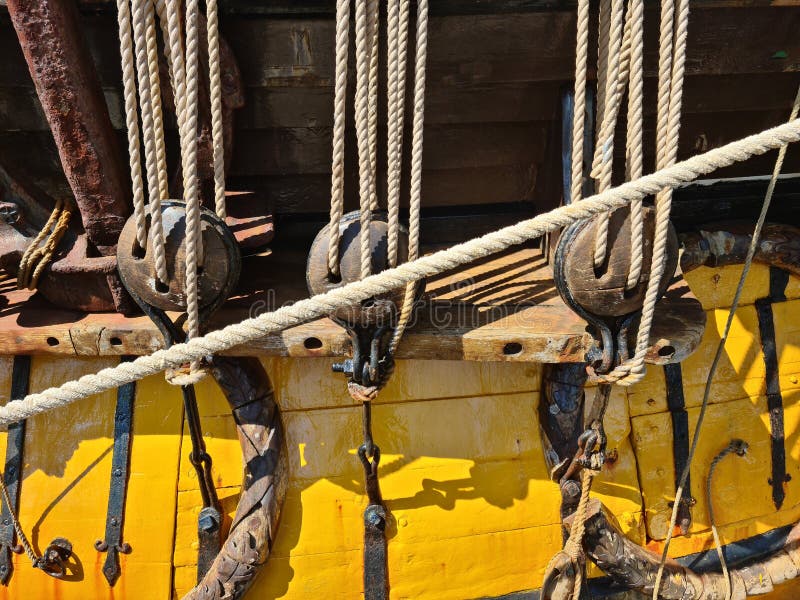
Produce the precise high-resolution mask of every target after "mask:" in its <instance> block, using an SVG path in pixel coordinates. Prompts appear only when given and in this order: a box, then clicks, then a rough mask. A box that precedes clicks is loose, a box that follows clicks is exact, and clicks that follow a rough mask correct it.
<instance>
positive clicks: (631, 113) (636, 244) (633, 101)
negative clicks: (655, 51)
mask: <svg viewBox="0 0 800 600" xmlns="http://www.w3.org/2000/svg"><path fill="white" fill-rule="evenodd" d="M627 18H628V23H629V24H630V30H629V31H630V59H629V67H628V70H629V77H630V79H629V84H628V125H627V134H626V139H625V147H626V155H627V156H626V163H627V179H628V181H631V180H634V179H638V178H639V177H641V176H642V162H643V161H642V96H643V78H644V61H643V53H644V52H643V47H644V41H643V33H642V30H643V23H644V0H630V1H629V3H628V16H627ZM630 211H631V264H630V268H629V270H628V280H627V282H626V285H625V288H626V289H628V290H630V289H633V288H634V287H635V286H636V284H637V283H638V282H639V277H641V274H642V263H643V256H642V252H640V251H638V249H639V248H641V247H642V240H643V232H644V219H643V214H642V201H641V200H636V201H634V202H631V209H630Z"/></svg>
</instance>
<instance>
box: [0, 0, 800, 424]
mask: <svg viewBox="0 0 800 600" xmlns="http://www.w3.org/2000/svg"><path fill="white" fill-rule="evenodd" d="M419 4H420V5H423V4H424V0H423V2H421V3H419ZM798 140H800V120H793V121H791V122H789V123H786V124H783V125H780V126H778V127H773V128H771V129H767V130H764V131H762V132H760V133H758V134H755V135H751V136H748V137H746V138H743V139H740V140H737V141H735V142H731V143H730V144H726V145H724V146H721V147H719V148H715V149H713V150H709V151H708V152H705V153H704V154H699V155H697V156H694V157H692V158H690V159H688V160H685V161H683V162H679V163H676V164H674V165H672V166H670V167H667V168H665V169H662V170H660V171H656V172H655V173H652V174H650V175H645V176H643V177H641V178H640V179H637V180H635V181H629V182H626V183H624V184H622V185H621V186H619V187H616V188H612V189H610V190H607V191H606V192H603V193H601V194H596V195H595V196H592V197H590V198H586V199H585V200H583V201H581V202H574V203H572V204H569V205H567V206H562V207H559V208H556V209H554V210H552V211H549V212H547V213H543V214H541V215H538V216H536V217H533V218H532V219H527V220H525V221H521V222H519V223H517V224H516V225H510V226H508V227H504V228H502V229H499V230H497V231H494V232H492V233H488V234H486V235H484V236H481V237H478V238H475V239H472V240H469V241H467V242H464V243H461V244H457V245H455V246H453V247H451V248H449V249H447V250H440V251H439V252H434V253H432V254H429V255H427V256H422V257H420V258H418V259H417V260H414V261H410V262H407V263H403V264H401V265H399V266H397V267H395V268H394V269H387V270H385V271H382V272H381V273H379V274H376V275H372V276H370V277H367V278H366V279H362V280H359V281H356V282H353V283H350V284H348V285H345V286H342V287H339V288H334V289H332V290H331V291H329V292H326V293H324V294H319V295H317V296H314V297H312V298H308V299H306V300H300V301H298V302H296V303H294V304H292V305H289V306H284V307H282V308H280V309H278V310H276V311H274V312H270V313H266V314H263V315H259V316H258V317H254V318H251V319H245V320H244V321H241V322H239V323H234V324H232V325H228V326H227V327H224V328H222V329H220V330H217V331H212V332H210V333H208V334H206V335H204V336H202V337H196V338H193V339H191V340H189V341H188V342H186V343H183V344H175V345H174V346H172V347H171V348H170V349H169V350H158V351H156V352H154V353H152V354H149V355H147V356H140V357H139V358H137V359H136V360H134V361H132V362H125V363H120V364H119V365H117V366H116V367H112V368H107V369H103V370H101V371H98V372H97V373H92V374H89V375H84V376H83V377H81V378H79V379H77V380H74V381H68V382H66V383H64V384H63V385H61V386H58V387H52V388H49V389H47V390H44V391H42V392H39V393H34V394H29V395H27V396H26V397H25V398H23V399H21V400H12V401H10V402H8V403H7V404H6V405H5V406H3V407H0V425H7V424H8V423H12V422H15V421H20V420H22V419H27V418H29V417H32V416H33V415H36V414H39V413H42V412H46V411H48V410H52V409H54V408H58V407H61V406H65V405H67V404H70V403H71V402H74V401H76V400H79V399H81V398H85V397H87V396H91V395H92V394H97V393H100V392H104V391H106V390H109V389H113V388H116V387H118V386H120V385H124V384H126V383H130V382H132V381H137V380H139V379H142V378H144V377H147V376H149V375H154V374H156V373H160V372H161V371H164V370H165V369H167V368H170V367H175V366H178V365H181V364H184V363H186V362H189V361H193V360H198V359H200V358H202V357H204V356H207V355H211V354H218V353H220V352H224V351H227V350H230V349H231V348H234V347H235V346H239V345H241V344H245V343H247V342H249V341H251V340H254V339H257V338H261V337H264V336H265V335H267V334H269V333H273V332H276V331H282V330H284V329H287V328H289V327H293V326H295V325H299V324H300V323H304V322H306V321H310V320H312V319H316V318H319V317H322V316H325V315H328V314H330V313H331V312H333V311H335V310H337V309H339V308H342V307H344V306H351V305H353V304H355V303H358V302H361V301H362V300H366V299H367V298H371V297H373V296H375V295H378V294H383V293H386V292H388V291H390V290H394V289H397V288H399V287H402V286H404V285H406V284H408V283H411V282H412V281H418V280H420V279H423V278H425V277H431V276H433V275H437V274H439V273H442V272H444V271H448V270H451V269H455V268H457V267H459V266H461V265H463V264H466V263H469V262H472V261H475V260H478V259H480V258H484V257H486V256H489V255H491V254H495V253H497V252H501V251H503V250H505V249H507V248H509V247H511V246H514V245H517V244H522V243H524V242H526V241H528V240H530V239H534V238H537V237H540V236H542V235H543V234H545V233H547V232H550V231H555V230H556V229H560V228H562V227H566V226H567V225H570V224H572V223H574V222H576V221H579V220H581V219H589V218H591V217H593V216H594V215H597V214H600V213H602V212H609V211H611V210H615V209H617V208H620V207H623V206H627V205H629V204H630V203H631V201H633V200H638V199H641V198H644V197H645V196H648V195H651V194H654V193H656V192H658V191H659V190H661V189H663V188H665V187H669V188H675V187H677V186H679V185H681V184H683V183H687V182H689V181H693V180H695V179H697V178H698V177H700V176H703V175H707V174H709V173H711V172H712V171H715V170H716V169H720V168H723V167H727V166H730V165H732V164H734V163H736V162H741V161H744V160H747V159H748V158H750V157H752V156H757V155H761V154H764V153H765V152H768V151H769V150H773V149H776V148H780V147H781V146H784V145H786V144H791V143H794V142H797V141H798Z"/></svg>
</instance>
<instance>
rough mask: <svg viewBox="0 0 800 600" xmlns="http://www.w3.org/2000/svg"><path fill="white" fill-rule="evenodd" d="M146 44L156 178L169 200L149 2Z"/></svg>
mask: <svg viewBox="0 0 800 600" xmlns="http://www.w3.org/2000/svg"><path fill="white" fill-rule="evenodd" d="M145 43H146V45H147V73H148V77H149V78H150V108H151V111H152V113H153V114H152V116H153V140H154V142H155V152H156V176H157V177H158V198H159V200H166V199H167V198H169V182H168V181H167V150H166V146H165V142H164V115H163V112H162V110H161V77H160V75H159V68H158V44H157V41H156V24H155V9H154V7H153V3H152V2H150V1H148V2H147V13H146V14H145Z"/></svg>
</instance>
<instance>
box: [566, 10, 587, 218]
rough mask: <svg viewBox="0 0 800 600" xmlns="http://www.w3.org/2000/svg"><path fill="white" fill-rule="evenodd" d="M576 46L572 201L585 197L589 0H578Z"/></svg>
mask: <svg viewBox="0 0 800 600" xmlns="http://www.w3.org/2000/svg"><path fill="white" fill-rule="evenodd" d="M577 22H578V23H577V29H578V31H577V34H576V38H577V43H576V46H575V99H574V106H573V111H572V165H571V170H572V176H571V179H570V194H569V196H570V202H577V201H578V200H580V199H581V198H582V197H583V138H584V135H585V131H584V130H585V128H586V126H585V121H586V69H587V63H588V59H589V0H578V14H577Z"/></svg>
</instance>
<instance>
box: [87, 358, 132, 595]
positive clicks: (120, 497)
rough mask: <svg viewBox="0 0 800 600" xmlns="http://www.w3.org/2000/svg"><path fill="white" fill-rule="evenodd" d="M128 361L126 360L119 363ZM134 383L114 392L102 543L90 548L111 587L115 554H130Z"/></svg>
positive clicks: (115, 569) (114, 577)
mask: <svg viewBox="0 0 800 600" xmlns="http://www.w3.org/2000/svg"><path fill="white" fill-rule="evenodd" d="M130 360H132V358H131V357H129V356H124V357H123V358H122V361H123V362H126V361H130ZM135 397H136V383H135V382H132V383H126V384H125V385H122V386H120V387H119V388H118V389H117V408H116V411H115V412H114V450H113V454H112V457H111V483H110V484H109V489H108V511H107V513H106V531H105V539H103V540H97V541H96V542H95V544H94V546H95V549H97V551H98V552H107V554H106V560H105V563H103V576H104V577H105V578H106V580H107V581H108V584H109V585H111V586H113V585H114V584H115V583H116V582H117V579H119V576H120V574H121V572H122V570H121V567H120V563H119V554H120V552H121V553H123V554H127V553H129V552H130V551H131V547H130V544H128V543H127V542H123V541H122V524H123V521H124V518H125V497H126V493H127V490H128V478H129V475H130V472H129V471H130V451H131V436H132V433H133V405H134V400H135Z"/></svg>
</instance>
